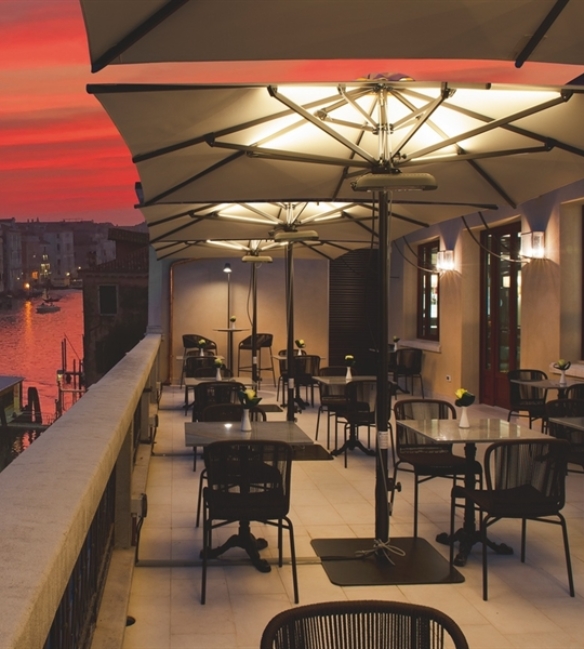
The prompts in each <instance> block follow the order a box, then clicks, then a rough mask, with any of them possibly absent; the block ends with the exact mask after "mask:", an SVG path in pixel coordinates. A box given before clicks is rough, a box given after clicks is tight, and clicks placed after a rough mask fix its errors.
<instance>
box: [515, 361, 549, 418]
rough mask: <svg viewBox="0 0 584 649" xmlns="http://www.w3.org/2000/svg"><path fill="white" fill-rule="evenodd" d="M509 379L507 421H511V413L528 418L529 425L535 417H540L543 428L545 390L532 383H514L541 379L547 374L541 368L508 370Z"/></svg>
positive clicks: (545, 377)
mask: <svg viewBox="0 0 584 649" xmlns="http://www.w3.org/2000/svg"><path fill="white" fill-rule="evenodd" d="M507 379H508V381H509V403H510V404H511V405H510V408H509V414H508V415H507V421H511V417H512V416H513V415H517V416H519V417H528V418H529V427H530V428H531V424H532V422H533V421H535V420H536V419H541V429H542V430H543V428H544V420H545V400H546V398H547V390H546V389H545V388H539V387H536V386H533V385H526V384H524V383H523V384H522V383H516V382H515V381H516V380H520V381H543V380H545V379H547V374H546V373H545V372H542V371H541V370H510V371H509V372H507Z"/></svg>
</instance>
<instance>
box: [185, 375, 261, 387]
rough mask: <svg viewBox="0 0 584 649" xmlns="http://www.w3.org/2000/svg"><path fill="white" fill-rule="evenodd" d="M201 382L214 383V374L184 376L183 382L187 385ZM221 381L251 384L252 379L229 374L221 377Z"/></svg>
mask: <svg viewBox="0 0 584 649" xmlns="http://www.w3.org/2000/svg"><path fill="white" fill-rule="evenodd" d="M201 383H216V380H215V377H214V376H197V377H195V376H185V379H184V384H185V385H188V386H194V385H200V384H201ZM221 383H242V384H243V385H251V384H252V380H251V377H249V376H230V377H228V378H226V377H223V378H222V379H221Z"/></svg>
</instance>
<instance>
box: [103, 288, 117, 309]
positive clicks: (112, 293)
mask: <svg viewBox="0 0 584 649" xmlns="http://www.w3.org/2000/svg"><path fill="white" fill-rule="evenodd" d="M117 313H118V287H117V286H108V285H104V286H100V287H99V315H117Z"/></svg>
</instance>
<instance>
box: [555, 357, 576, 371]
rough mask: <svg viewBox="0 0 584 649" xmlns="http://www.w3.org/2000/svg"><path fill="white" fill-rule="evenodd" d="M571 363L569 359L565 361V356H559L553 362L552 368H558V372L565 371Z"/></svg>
mask: <svg viewBox="0 0 584 649" xmlns="http://www.w3.org/2000/svg"><path fill="white" fill-rule="evenodd" d="M571 365H572V363H571V361H567V360H566V359H565V358H560V359H559V360H558V361H556V362H555V363H554V368H555V369H556V370H560V372H562V371H563V372H565V371H566V370H569V369H570V367H571Z"/></svg>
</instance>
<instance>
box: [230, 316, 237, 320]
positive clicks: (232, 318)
mask: <svg viewBox="0 0 584 649" xmlns="http://www.w3.org/2000/svg"><path fill="white" fill-rule="evenodd" d="M236 320H237V318H236V317H235V316H234V315H232V316H231V317H230V318H229V322H235V321H236Z"/></svg>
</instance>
